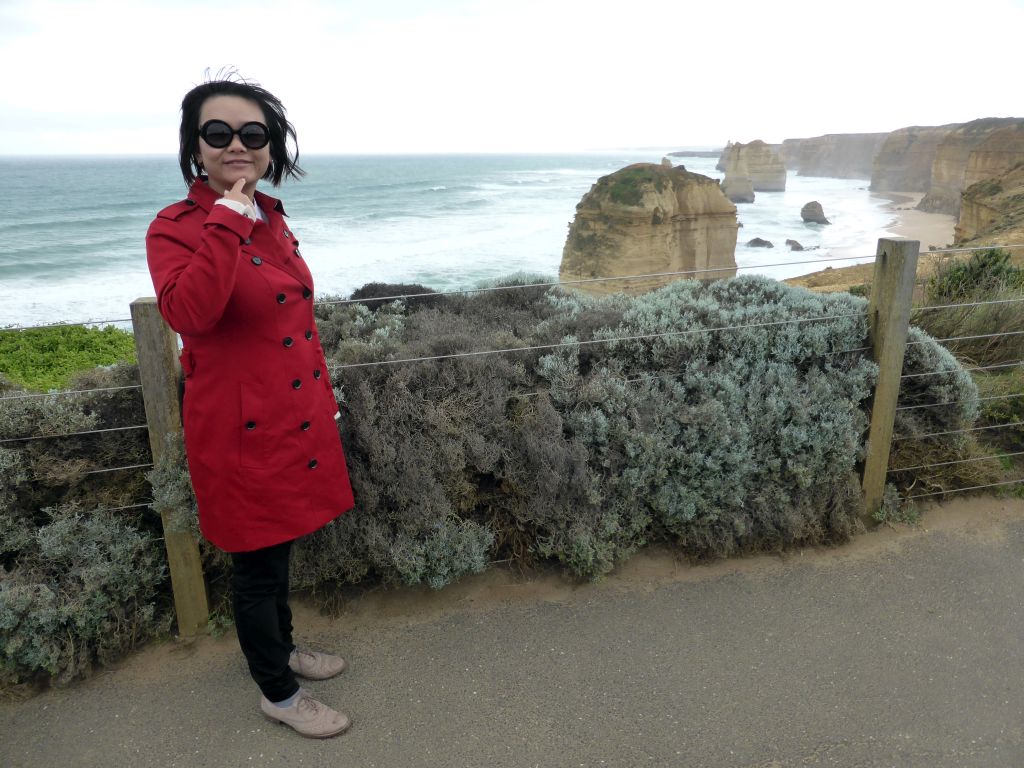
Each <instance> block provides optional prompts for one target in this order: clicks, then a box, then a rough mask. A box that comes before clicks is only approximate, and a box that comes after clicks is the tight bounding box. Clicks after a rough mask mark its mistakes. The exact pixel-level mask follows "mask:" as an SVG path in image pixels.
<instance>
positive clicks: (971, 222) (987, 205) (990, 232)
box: [955, 161, 1024, 246]
mask: <svg viewBox="0 0 1024 768" xmlns="http://www.w3.org/2000/svg"><path fill="white" fill-rule="evenodd" d="M955 238H956V242H957V244H959V245H964V244H970V245H1003V246H1006V245H1018V244H1021V243H1024V161H1021V162H1018V163H1017V164H1016V165H1015V166H1013V167H1012V168H1010V169H1009V170H1008V171H1005V172H1004V173H1002V174H1000V175H999V176H996V177H995V178H989V179H984V180H983V181H979V182H977V183H975V184H972V185H971V186H969V187H968V188H967V189H966V190H964V193H963V203H962V205H961V207H960V218H959V220H958V222H957V225H956V234H955Z"/></svg>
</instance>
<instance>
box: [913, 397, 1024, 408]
mask: <svg viewBox="0 0 1024 768" xmlns="http://www.w3.org/2000/svg"><path fill="white" fill-rule="evenodd" d="M1015 397H1024V392H1018V393H1016V394H1013V395H992V396H991V397H972V398H968V399H966V400H950V401H949V402H946V403H924V404H923V405H901V406H899V407H897V408H896V410H897V411H915V410H917V409H919V408H941V407H942V406H945V405H960V404H961V403H984V402H987V401H990V400H1012V399H1013V398H1015Z"/></svg>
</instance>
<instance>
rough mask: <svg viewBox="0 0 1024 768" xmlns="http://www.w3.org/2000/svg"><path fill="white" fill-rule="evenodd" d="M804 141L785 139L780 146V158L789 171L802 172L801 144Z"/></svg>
mask: <svg viewBox="0 0 1024 768" xmlns="http://www.w3.org/2000/svg"><path fill="white" fill-rule="evenodd" d="M801 143H803V139H785V140H784V141H783V142H782V144H781V145H779V157H781V158H782V163H783V164H784V165H785V166H786V168H787V169H788V170H791V171H799V170H800V144H801Z"/></svg>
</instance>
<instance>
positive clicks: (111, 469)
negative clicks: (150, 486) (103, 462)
mask: <svg viewBox="0 0 1024 768" xmlns="http://www.w3.org/2000/svg"><path fill="white" fill-rule="evenodd" d="M152 466H153V464H152V463H149V464H129V465H127V466H124V467H107V468H105V469H92V470H89V471H88V472H83V473H82V474H85V475H100V474H103V473H104V472H124V471H125V470H129V469H149V468H150V467H152Z"/></svg>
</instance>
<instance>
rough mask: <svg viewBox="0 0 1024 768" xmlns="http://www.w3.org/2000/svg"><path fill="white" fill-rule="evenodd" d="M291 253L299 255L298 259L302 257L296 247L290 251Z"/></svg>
mask: <svg viewBox="0 0 1024 768" xmlns="http://www.w3.org/2000/svg"><path fill="white" fill-rule="evenodd" d="M292 253H294V254H295V255H296V256H298V257H299V258H300V259H301V258H302V254H301V253H299V249H298V248H296V249H295V250H294V251H292Z"/></svg>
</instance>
